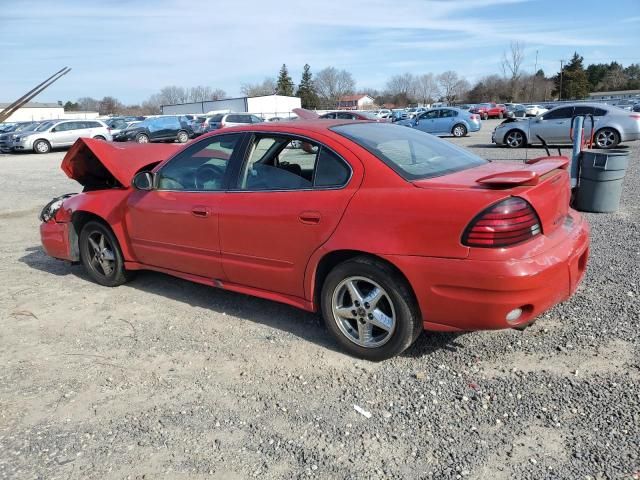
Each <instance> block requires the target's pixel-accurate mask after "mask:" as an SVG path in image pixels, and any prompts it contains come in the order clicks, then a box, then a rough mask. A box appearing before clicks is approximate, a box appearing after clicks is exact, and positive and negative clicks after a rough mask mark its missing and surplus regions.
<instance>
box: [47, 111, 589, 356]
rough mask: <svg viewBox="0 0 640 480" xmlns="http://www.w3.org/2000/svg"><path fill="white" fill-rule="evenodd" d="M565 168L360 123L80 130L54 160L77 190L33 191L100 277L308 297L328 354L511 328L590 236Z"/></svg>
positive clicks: (582, 255) (549, 293)
mask: <svg viewBox="0 0 640 480" xmlns="http://www.w3.org/2000/svg"><path fill="white" fill-rule="evenodd" d="M303 145H306V146H307V148H302V147H303ZM567 164H568V160H567V159H566V158H564V157H545V158H542V159H536V160H534V161H529V162H528V163H526V164H524V163H520V162H518V163H516V162H488V161H485V160H483V159H481V158H479V157H477V156H475V155H472V154H471V153H469V152H467V151H466V150H464V149H461V148H458V147H456V146H455V145H452V144H450V143H448V142H446V141H444V140H440V139H438V138H436V137H433V136H431V135H428V134H425V133H423V132H419V131H416V130H414V129H411V128H406V127H402V126H396V125H392V124H388V123H374V122H362V121H340V120H331V121H328V120H324V121H318V120H312V121H305V120H300V121H297V122H279V123H265V124H257V125H247V126H243V127H234V128H229V129H225V130H224V131H223V132H220V133H214V134H207V135H205V136H203V137H200V138H198V139H197V140H195V141H193V142H191V143H190V144H188V145H186V146H173V145H149V144H147V145H136V144H111V143H108V142H104V141H100V140H92V139H81V140H78V142H76V144H75V145H74V146H73V147H72V148H71V150H70V151H69V152H68V153H67V155H66V156H65V158H64V160H63V163H62V169H63V170H64V172H65V173H66V174H67V175H68V176H69V177H71V178H73V179H75V180H77V181H78V182H80V183H81V184H82V185H83V186H84V191H83V193H79V194H76V195H72V196H68V197H65V198H59V199H54V200H53V201H52V202H51V203H50V204H49V205H47V206H46V207H45V208H44V210H43V212H42V214H41V218H42V220H43V223H42V224H41V227H40V231H41V236H42V244H43V246H44V248H45V250H46V251H47V253H48V254H49V255H51V256H53V257H56V258H60V259H64V260H69V261H71V262H81V263H82V264H83V265H84V267H85V268H86V270H87V272H88V274H89V275H90V276H91V278H92V279H93V280H95V281H96V282H98V283H100V284H102V285H106V286H111V287H113V286H117V285H120V284H122V283H124V282H126V281H127V280H129V279H130V278H131V276H132V274H133V273H134V272H135V271H136V270H141V269H146V270H155V271H159V272H164V273H168V274H170V275H174V276H176V277H180V278H184V279H187V280H191V281H194V282H199V283H203V284H206V285H210V286H212V287H217V288H223V289H227V290H232V291H235V292H241V293H245V294H250V295H255V296H258V297H263V298H267V299H271V300H275V301H279V302H284V303H287V304H290V305H294V306H296V307H299V308H302V309H305V310H309V311H321V312H322V314H323V316H324V319H325V322H326V325H327V327H328V328H329V330H330V331H331V332H332V333H333V335H335V337H336V339H337V341H338V342H339V343H340V344H341V345H342V346H343V347H344V349H345V350H347V351H348V352H350V353H351V354H354V355H357V356H360V357H363V358H368V359H372V360H381V359H385V358H389V357H391V356H393V355H396V354H398V353H400V352H402V351H403V350H405V349H406V348H407V347H409V345H411V344H412V342H413V341H414V340H415V339H416V338H417V337H418V335H419V334H420V332H421V331H422V330H423V329H427V330H439V331H465V330H466V331H468V330H478V329H499V328H508V327H515V328H522V327H524V326H526V325H528V324H530V323H532V322H533V321H534V319H535V317H536V316H538V315H540V314H541V313H542V312H544V311H545V310H547V309H549V308H550V307H552V306H553V305H555V304H557V303H558V302H561V301H564V300H566V299H567V298H569V296H570V295H571V294H572V293H573V292H574V291H575V289H576V287H577V286H578V284H579V283H580V281H581V280H582V277H583V274H584V272H585V268H586V263H587V256H588V251H589V236H588V227H587V224H586V222H585V221H584V220H583V219H582V217H581V216H580V215H579V214H578V213H577V212H575V211H573V210H571V209H570V208H569V196H570V189H569V178H568V174H567Z"/></svg>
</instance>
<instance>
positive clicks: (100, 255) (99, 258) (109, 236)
mask: <svg viewBox="0 0 640 480" xmlns="http://www.w3.org/2000/svg"><path fill="white" fill-rule="evenodd" d="M80 260H81V261H82V264H83V265H84V268H85V269H86V270H87V273H88V274H89V276H90V277H91V279H92V280H94V281H95V282H96V283H99V284H100V285H104V286H106V287H117V286H118V285H122V284H123V283H125V282H126V281H128V280H129V279H130V278H131V276H132V273H131V272H127V271H126V270H125V269H124V259H123V257H122V251H121V250H120V245H118V240H117V239H116V237H115V235H114V234H113V232H112V231H111V229H110V228H108V227H107V226H106V225H104V224H102V223H100V222H97V221H90V222H87V224H86V225H85V226H84V227H83V228H82V231H81V232H80Z"/></svg>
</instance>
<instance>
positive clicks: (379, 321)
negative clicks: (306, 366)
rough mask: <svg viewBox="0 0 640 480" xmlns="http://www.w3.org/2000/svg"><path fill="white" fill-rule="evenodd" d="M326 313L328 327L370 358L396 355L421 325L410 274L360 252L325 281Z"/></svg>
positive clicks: (346, 344)
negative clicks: (407, 278) (406, 277)
mask: <svg viewBox="0 0 640 480" xmlns="http://www.w3.org/2000/svg"><path fill="white" fill-rule="evenodd" d="M321 305H322V313H323V317H324V320H325V323H326V325H327V328H328V329H329V331H330V332H331V333H332V334H333V335H334V337H335V338H336V340H337V341H338V343H339V344H340V345H341V346H342V347H343V348H344V349H345V350H346V351H347V352H349V353H350V354H352V355H354V356H357V357H360V358H365V359H367V360H373V361H379V360H385V359H387V358H391V357H393V356H395V355H397V354H399V353H401V352H403V351H404V350H406V349H407V348H408V347H409V346H410V345H411V344H412V343H413V342H414V341H415V339H416V338H418V336H419V335H420V332H421V331H422V321H421V315H420V312H419V309H418V307H417V305H416V302H415V300H414V296H413V293H412V291H411V289H410V287H409V285H408V284H407V282H406V280H405V279H404V278H403V277H402V276H401V275H399V274H398V273H397V272H396V271H394V270H393V269H392V268H391V267H390V266H388V265H387V264H385V263H383V262H380V261H378V260H375V259H371V258H369V257H357V258H355V259H353V260H348V261H346V262H343V263H341V264H339V265H337V266H336V267H335V268H334V269H333V270H332V271H331V272H330V273H329V275H328V276H327V278H326V280H325V282H324V285H323V286H322V294H321Z"/></svg>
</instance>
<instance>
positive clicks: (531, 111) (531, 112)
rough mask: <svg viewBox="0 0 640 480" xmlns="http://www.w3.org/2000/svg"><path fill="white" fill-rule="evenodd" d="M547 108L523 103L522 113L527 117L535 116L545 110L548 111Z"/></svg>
mask: <svg viewBox="0 0 640 480" xmlns="http://www.w3.org/2000/svg"><path fill="white" fill-rule="evenodd" d="M548 111H549V109H548V108H545V107H543V106H542V105H525V106H524V113H525V114H526V115H527V116H528V117H537V116H538V115H542V114H543V113H545V112H548Z"/></svg>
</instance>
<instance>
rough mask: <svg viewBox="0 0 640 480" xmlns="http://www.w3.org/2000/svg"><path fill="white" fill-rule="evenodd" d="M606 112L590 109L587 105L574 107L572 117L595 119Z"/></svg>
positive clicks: (599, 109)
mask: <svg viewBox="0 0 640 480" xmlns="http://www.w3.org/2000/svg"><path fill="white" fill-rule="evenodd" d="M606 113H607V111H606V110H604V109H602V108H597V107H592V106H589V105H576V107H575V108H574V110H573V114H574V115H588V114H591V115H594V116H596V117H601V116H602V115H606Z"/></svg>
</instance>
